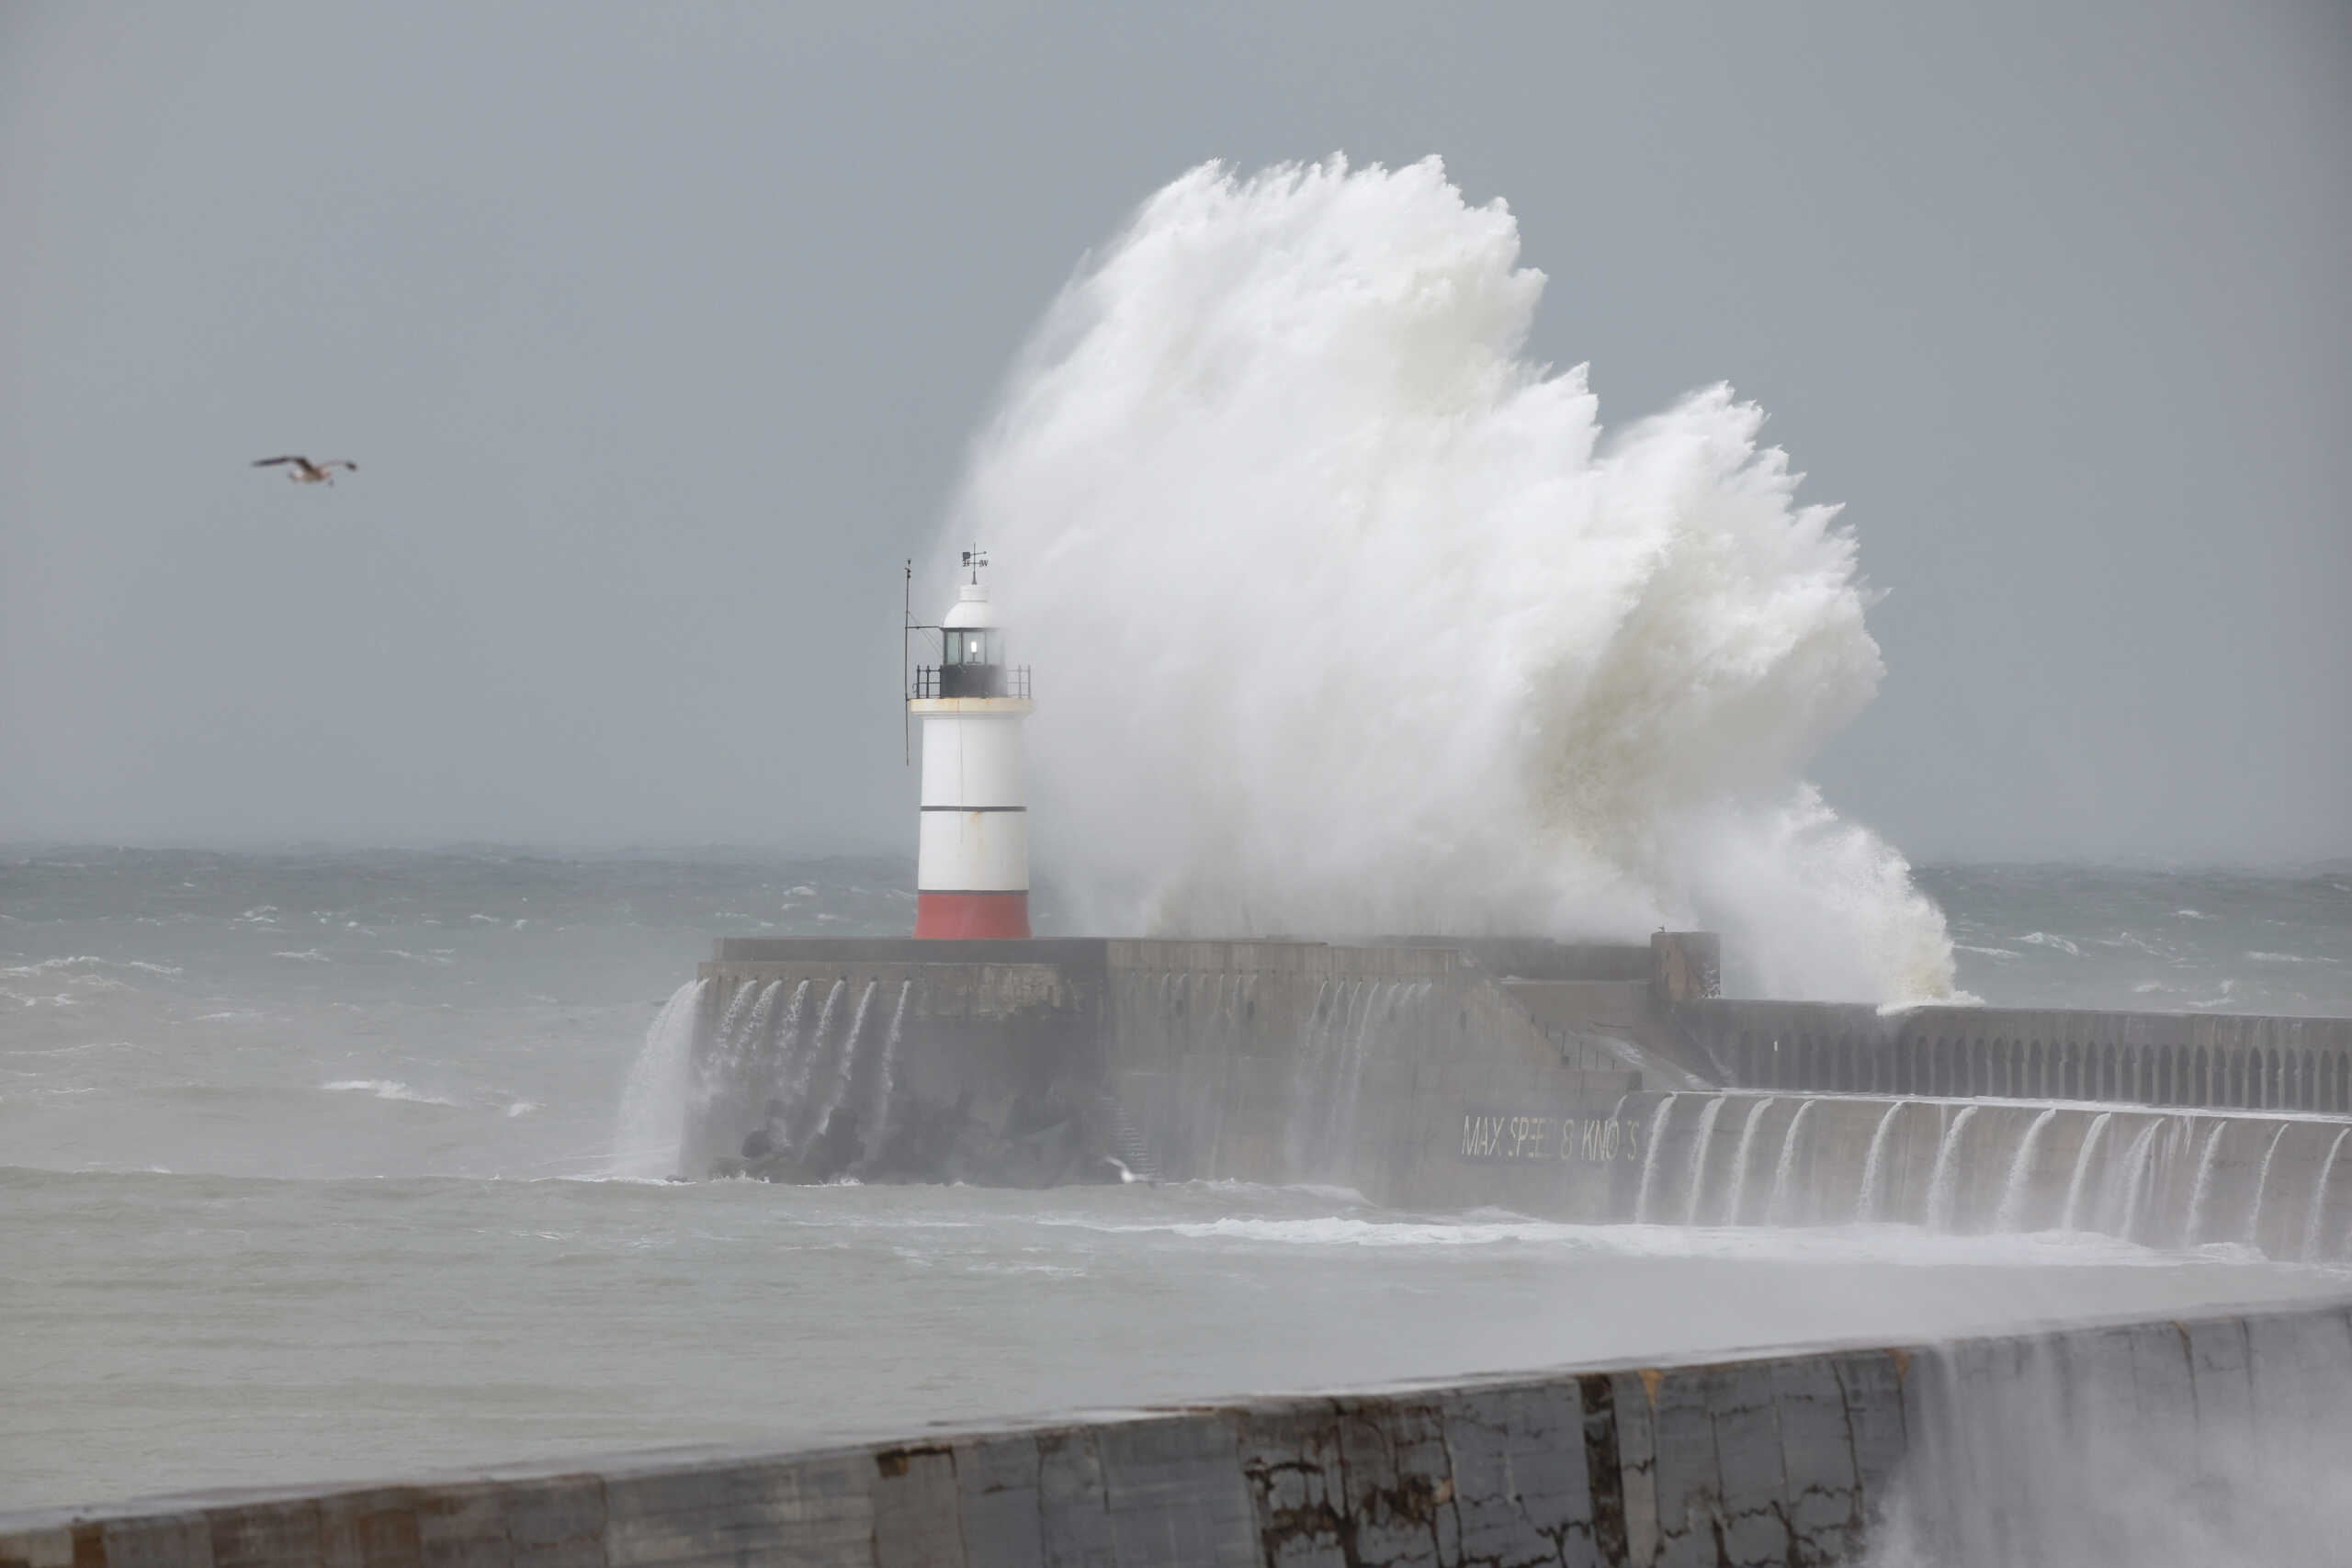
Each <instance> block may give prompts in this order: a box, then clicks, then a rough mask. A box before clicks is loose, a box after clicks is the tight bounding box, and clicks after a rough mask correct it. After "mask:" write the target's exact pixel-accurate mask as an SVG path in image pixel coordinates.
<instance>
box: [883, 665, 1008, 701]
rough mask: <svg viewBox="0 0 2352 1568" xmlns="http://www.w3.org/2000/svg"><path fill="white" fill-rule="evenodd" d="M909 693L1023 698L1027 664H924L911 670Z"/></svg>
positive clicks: (923, 695) (940, 695) (923, 696)
mask: <svg viewBox="0 0 2352 1568" xmlns="http://www.w3.org/2000/svg"><path fill="white" fill-rule="evenodd" d="M908 695H909V696H910V697H913V698H916V699H918V700H921V699H922V698H926V697H1026V696H1028V695H1029V666H1027V665H1026V664H924V665H919V666H917V667H916V669H915V672H914V683H913V686H912V687H911V689H910V690H909V692H908Z"/></svg>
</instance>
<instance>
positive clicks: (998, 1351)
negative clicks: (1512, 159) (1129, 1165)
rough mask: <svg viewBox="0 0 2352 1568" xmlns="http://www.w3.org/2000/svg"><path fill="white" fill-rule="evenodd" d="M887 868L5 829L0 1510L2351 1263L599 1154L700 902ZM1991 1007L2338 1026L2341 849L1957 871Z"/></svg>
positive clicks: (878, 905)
mask: <svg viewBox="0 0 2352 1568" xmlns="http://www.w3.org/2000/svg"><path fill="white" fill-rule="evenodd" d="M907 871H908V868H907V867H906V866H905V865H903V864H900V863H893V862H865V861H849V860H794V859H790V858H786V857H780V856H772V855H759V854H741V853H719V852H713V853H708V854H698V855H678V854H667V855H651V854H644V855H622V854H615V855H601V856H594V857H582V858H559V857H550V856H541V855H533V854H525V853H519V852H493V851H482V852H400V853H393V852H383V853H357V852H283V853H236V854H229V853H209V852H162V851H123V850H89V849H55V848H45V849H40V850H32V851H28V850H18V851H15V852H7V853H6V854H0V1260H5V1263H4V1264H0V1325H5V1326H6V1332H5V1333H0V1409H5V1410H6V1413H7V1414H6V1420H5V1421H0V1507H9V1506H36V1505H46V1504H55V1503H65V1502H75V1501H90V1500H97V1499H103V1498H107V1497H113V1496H119V1495H129V1494H134V1493H146V1492H155V1491H164V1490H174V1489H182V1488H187V1487H191V1486H198V1485H211V1484H229V1483H255V1484H258V1483H283V1482H294V1481H307V1480H325V1479H335V1478H356V1477H363V1476H371V1477H372V1476H386V1475H395V1474H402V1473H410V1472H417V1471H420V1470H428V1469H438V1468H447V1467H452V1466H461V1465H465V1464H468V1463H472V1462H479V1461H491V1460H496V1461H511V1460H520V1459H530V1458H543V1457H556V1456H560V1455H564V1454H573V1453H580V1452H583V1451H594V1450H610V1449H614V1448H619V1447H639V1446H648V1445H659V1444H665V1443H696V1442H712V1441H758V1440H771V1439H773V1440H777V1441H789V1440H795V1439H803V1438H835V1437H848V1436H853V1435H857V1434H861V1433H877V1432H884V1431H895V1430H904V1429H908V1428H910V1427H917V1426H920V1425H922V1424H924V1423H928V1422H933V1421H948V1422H954V1421H962V1420H973V1419H978V1418H982V1417H988V1416H1003V1415H1010V1414H1019V1413H1047V1412H1055V1411H1066V1410H1069V1409H1073V1408H1079V1407H1086V1406H1101V1405H1117V1404H1134V1403H1137V1402H1148V1401H1153V1400H1163V1399H1174V1398H1196V1397H1203V1396H1209V1395H1215V1394H1219V1393H1240V1392H1265V1391H1273V1390H1283V1389H1306V1388H1317V1387H1329V1386H1335V1385H1351V1384H1353V1385H1362V1384H1369V1383H1376V1382H1389V1381H1395V1380H1398V1379H1404V1378H1413V1377H1424V1376H1433V1375H1440V1374H1446V1373H1453V1372H1462V1371H1498V1370H1504V1369H1511V1368H1526V1367H1536V1366H1544V1365H1553V1364H1563V1363H1571V1362H1576V1361H1579V1360H1585V1359H1592V1358H1598V1357H1622V1356H1646V1355H1657V1356H1660V1357H1664V1356H1669V1355H1674V1354H1679V1353H1685V1352H1690V1351H1695V1350H1710V1349H1727V1348H1741V1347H1751V1346H1762V1345H1770V1344H1787V1343H1794V1342H1803V1341H1809V1340H1818V1339H1829V1338H1839V1337H1849V1336H1856V1335H1866V1336H1901V1337H1914V1338H1916V1337H1926V1336H1934V1335H1939V1334H1944V1333H1951V1332H1959V1331H1963V1330H1969V1329H1974V1328H1988V1327H1993V1326H1997V1325H2005V1324H2014V1323H2018V1322H2023V1321H2029V1320H2035V1319H2043V1318H2050V1317H2057V1316H2064V1315H2069V1314H2077V1313H2083V1312H2112V1311H2123V1310H2145V1311H2151V1312H2177V1311H2183V1310H2187V1309H2188V1308H2190V1307H2193V1306H2195V1305H2198V1304H2199V1303H2236V1302H2250V1301H2256V1300H2268V1299H2278V1298H2284V1297H2293V1296H2301V1295H2311V1294H2322V1293H2336V1292H2342V1291H2344V1290H2346V1288H2347V1284H2348V1283H2352V1280H2347V1277H2346V1275H2345V1274H2344V1273H2342V1272H2341V1271H2335V1270H2329V1269H2315V1268H2307V1267H2301V1266H2290V1265H2286V1264H2278V1263H2272V1262H2268V1261H2267V1260H2263V1259H2261V1258H2256V1257H2254V1256H2251V1255H2249V1254H2247V1253H2245V1251H2244V1249H2226V1248H2224V1249H2212V1248H2208V1249H2203V1250H2199V1251H2196V1252H2185V1253H2175V1252H2164V1251H2159V1250H2154V1249H2150V1248H2146V1247H2132V1246H2129V1245H2126V1244H2123V1243H2120V1242H2117V1241H2114V1240H2112V1239H2110V1238H2105V1237H2092V1236H2082V1235H2062V1234H2055V1233H2052V1234H2048V1235H2026V1236H1944V1235H1928V1234H1925V1233H1923V1232H1920V1231H1917V1230H1916V1229H1912V1228H1908V1227H1903V1226H1892V1225H1876V1226H1848V1227H1827V1228H1808V1229H1788V1230H1763V1229H1744V1230H1738V1231H1731V1230H1711V1229H1706V1228H1684V1227H1678V1226H1653V1225H1642V1226H1637V1225H1617V1226H1578V1225H1564V1224H1551V1223H1546V1222H1541V1221H1536V1220H1531V1219H1527V1218H1523V1217H1521V1216H1517V1215H1512V1214H1508V1213H1473V1214H1467V1215H1464V1214H1447V1215H1421V1214H1410V1213H1396V1212H1393V1211H1385V1210H1381V1209H1376V1208H1374V1207H1372V1206H1371V1205H1368V1204H1366V1203H1365V1202H1363V1201H1362V1200H1361V1199H1360V1198H1358V1197H1357V1196H1356V1195H1354V1194H1352V1193H1350V1192H1345V1191H1340V1190H1328V1189H1316V1188H1260V1187H1244V1186H1234V1185H1220V1184H1192V1185H1182V1186H1164V1187H1149V1186H1143V1185H1136V1186H1129V1187H1112V1188H1091V1189H1083V1190H1063V1191H1057V1192H1045V1193H1006V1192H993V1191H983V1190H972V1189H890V1188H879V1187H856V1186H842V1187H829V1188H821V1189H788V1188H773V1187H766V1186H761V1185H757V1184H746V1183H709V1184H696V1185H674V1184H662V1183H648V1182H641V1181H628V1180H617V1179H610V1178H609V1172H610V1171H611V1170H612V1169H613V1168H614V1165H615V1148H614V1141H615V1128H616V1115H617V1112H618V1109H619V1101H620V1096H621V1090H622V1086H623V1085H624V1083H625V1082H626V1080H627V1078H628V1074H629V1069H630V1067H631V1066H632V1065H633V1064H634V1063H635V1061H636V1060H637V1058H638V1055H639V1052H640V1050H641V1049H642V1047H643V1044H644V1041H645V1035H646V1031H647V1027H648V1024H649V1023H650V1021H651V1019H652V1018H653V1016H654V1014H655V1013H656V1011H657V1010H659V1009H660V1007H661V1006H662V1003H663V1001H664V1000H665V999H667V998H668V997H669V996H670V995H671V993H672V992H673V989H674V988H675V987H677V986H678V985H679V983H680V982H681V981H682V980H684V979H685V978H687V977H688V976H691V974H692V972H693V966H694V964H695V963H696V962H697V961H698V960H699V959H700V958H702V957H703V956H704V955H705V954H706V953H707V950H708V944H709V940H710V938H711V936H712V935H713V934H715V933H718V932H737V933H763V932H764V933H775V934H799V935H828V934H837V935H853V934H897V933H899V932H901V931H904V930H905V929H906V927H907V925H908V924H909V922H910V902H911V901H910V897H909V896H908V895H907V894H906V893H905V892H904V891H902V889H903V888H904V886H906V884H907V883H908V881H909V877H908V874H907ZM1922 881H1923V883H1924V884H1925V885H1926V886H1928V890H1929V891H1930V892H1931V893H1933V894H1934V896H1935V897H1937V898H1938V899H1939V901H1940V902H1941V903H1942V904H1943V905H1944V907H1945V908H1946V910H1947V911H1948V913H1949V914H1950V916H1951V921H1952V926H1953V931H1954V935H1955V939H1956V941H1957V942H1959V944H1960V953H1959V957H1960V964H1961V983H1962V986H1963V987H1966V988H1967V989H1969V990H1970V991H1972V992H1973V993H1975V994H1976V995H1978V996H1979V997H1982V998H1984V999H1985V1000H1986V1001H1988V1002H1994V1003H2003V1004H2012V1005H2043V1006H2098V1007H2141V1008H2159V1009H2170V1010H2233V1011H2266V1012H2297V1013H2331V1012H2333V1013H2344V1012H2352V868H2345V867H2341V866H2334V867H2313V868H2306V869H2304V870H2301V871H2297V872H2289V873H2270V874H2249V873H2216V872H2196V873H2183V872H2165V871H2152V870H2132V869H2120V868H2081V867H1982V866H1979V867H1948V868H1931V869H1929V870H1928V871H1927V872H1925V873H1923V874H1922Z"/></svg>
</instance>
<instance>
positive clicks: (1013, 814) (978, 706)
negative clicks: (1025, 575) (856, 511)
mask: <svg viewBox="0 0 2352 1568" xmlns="http://www.w3.org/2000/svg"><path fill="white" fill-rule="evenodd" d="M987 565H988V556H987V554H986V552H984V551H982V550H979V549H978V548H974V549H969V550H967V551H965V552H964V566H965V568H966V569H967V571H968V572H969V573H970V577H969V580H968V581H964V582H961V583H958V584H957V585H956V603H955V604H952V605H950V606H949V607H948V610H947V614H946V615H944V616H943V617H941V619H940V623H939V625H938V626H915V625H913V624H912V623H913V617H912V616H911V615H910V616H909V617H908V620H909V623H910V625H909V629H910V631H920V632H936V633H938V634H939V662H938V663H937V664H936V665H924V666H922V667H920V668H918V669H916V670H915V671H913V679H912V681H911V682H910V685H909V687H908V693H907V711H908V713H909V715H910V716H911V717H914V718H919V719H921V720H922V814H921V827H920V829H919V830H918V832H917V835H916V839H915V896H916V902H915V935H916V936H918V937H940V938H965V939H969V938H976V937H997V938H1003V937H1025V936H1027V935H1028V934H1029V813H1028V806H1027V802H1026V800H1025V798H1024V796H1023V790H1022V783H1021V773H1022V767H1021V751H1022V741H1021V721H1022V720H1023V719H1025V718H1027V717H1028V716H1029V714H1030V711H1031V709H1032V708H1033V707H1035V704H1034V703H1032V702H1031V701H1030V699H1029V669H1028V666H1026V665H1009V664H1007V663H1006V662H1005V660H1004V624H1003V622H1002V620H1001V618H1000V617H999V616H998V615H997V612H996V607H995V606H994V605H992V604H989V591H988V585H987V584H986V583H984V582H982V581H980V569H981V568H983V567H985V566H987ZM909 570H910V575H911V571H912V568H911V567H910V569H909Z"/></svg>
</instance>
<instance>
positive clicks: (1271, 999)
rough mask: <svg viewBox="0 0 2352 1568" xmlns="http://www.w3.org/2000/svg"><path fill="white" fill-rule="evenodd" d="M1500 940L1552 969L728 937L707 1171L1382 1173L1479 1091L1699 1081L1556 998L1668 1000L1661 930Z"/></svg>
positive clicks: (1213, 949)
mask: <svg viewBox="0 0 2352 1568" xmlns="http://www.w3.org/2000/svg"><path fill="white" fill-rule="evenodd" d="M1671 946H1672V951H1673V952H1674V953H1675V954H1676V958H1675V963H1676V965H1677V967H1676V974H1677V975H1678V976H1679V980H1678V981H1677V983H1679V984H1685V985H1696V984H1702V983H1712V951H1713V950H1712V944H1711V942H1702V941H1701V940H1699V939H1697V938H1691V939H1688V940H1686V941H1683V942H1676V943H1673V944H1671ZM1498 949H1499V952H1498V954H1495V955H1492V956H1494V958H1495V961H1496V962H1498V963H1499V964H1507V965H1508V966H1509V967H1510V968H1512V969H1514V970H1518V969H1533V970H1536V971H1537V974H1536V975H1534V976H1519V975H1514V976H1511V977H1510V979H1508V980H1506V979H1503V978H1499V977H1498V976H1496V975H1495V974H1493V973H1491V972H1489V971H1488V970H1487V968H1486V967H1484V966H1483V965H1482V964H1480V963H1479V962H1478V961H1477V959H1476V957H1474V956H1473V955H1472V953H1466V952H1464V950H1463V949H1462V948H1461V947H1459V946H1454V947H1428V946H1420V945H1415V944H1410V943H1392V944H1382V945H1376V946H1367V947H1333V946H1329V945H1327V944H1325V943H1320V942H1146V941H1071V942H893V941H857V940H850V941H840V942H822V941H808V942H794V941H781V940H750V939H725V940H722V941H721V942H719V943H718V947H717V950H716V952H715V953H714V955H713V957H712V960H711V962H709V963H707V964H704V965H703V966H702V969H701V972H700V976H699V978H700V981H701V992H700V998H699V1001H698V1004H697V1016H696V1019H695V1024H694V1030H695V1040H694V1043H693V1047H692V1050H691V1052H690V1062H689V1075H690V1078H691V1084H690V1086H689V1089H688V1092H687V1094H686V1097H685V1099H686V1102H687V1112H686V1127H685V1131H684V1137H683V1140H682V1145H681V1155H680V1172H681V1174H684V1175H688V1176H702V1175H708V1174H735V1173H744V1174H752V1175H761V1176H768V1177H772V1178H775V1179H791V1180H820V1179H838V1178H839V1177H842V1176H856V1177H859V1178H860V1179H881V1180H888V1179H910V1180H968V1181H982V1182H993V1183H1000V1184H1011V1185H1046V1184H1049V1183H1054V1182H1063V1181H1077V1180H1103V1179H1115V1178H1116V1176H1117V1175H1118V1174H1119V1173H1120V1172H1121V1171H1122V1170H1124V1171H1125V1173H1126V1174H1129V1175H1136V1176H1143V1177H1147V1178H1150V1179H1192V1178H1211V1177H1215V1178H1225V1179H1241V1180H1263V1181H1292V1180H1314V1179H1329V1180H1349V1181H1355V1182H1358V1183H1360V1184H1362V1185H1363V1187H1364V1189H1365V1190H1366V1191H1367V1192H1368V1193H1371V1194H1373V1195H1375V1196H1382V1195H1389V1194H1400V1193H1402V1192H1404V1191H1406V1190H1408V1189H1409V1186H1410V1182H1411V1173H1412V1170H1413V1169H1414V1168H1415V1167H1416V1166H1418V1164H1419V1162H1420V1161H1421V1160H1422V1159H1423V1158H1424V1157H1425V1156H1427V1155H1428V1153H1429V1151H1430V1150H1432V1149H1436V1150H1442V1149H1443V1148H1444V1147H1445V1146H1446V1145H1447V1144H1448V1143H1449V1141H1450V1134H1448V1130H1447V1127H1446V1124H1445V1123H1446V1121H1447V1112H1446V1111H1445V1107H1446V1106H1448V1105H1451V1104H1454V1103H1458V1102H1459V1101H1460V1100H1463V1099H1464V1098H1468V1099H1473V1100H1482V1099H1483V1100H1492V1099H1496V1098H1513V1099H1527V1098H1531V1097H1532V1098H1536V1099H1541V1100H1544V1101H1545V1102H1546V1103H1554V1104H1556V1103H1562V1102H1573V1103H1576V1104H1579V1105H1582V1104H1586V1103H1588V1102H1605V1103H1609V1104H1614V1103H1615V1102H1616V1101H1617V1100H1622V1099H1623V1097H1624V1096H1625V1095H1627V1094H1629V1093H1631V1092H1633V1091H1634V1089H1638V1088H1640V1087H1641V1085H1642V1084H1643V1083H1644V1082H1645V1081H1650V1082H1657V1081H1659V1080H1660V1079H1661V1078H1664V1079H1665V1080H1667V1081H1669V1082H1673V1083H1692V1084H1695V1083H1696V1082H1698V1081H1699V1080H1698V1079H1697V1078H1696V1077H1693V1076H1692V1075H1691V1074H1690V1073H1689V1072H1687V1071H1685V1070H1683V1069H1680V1068H1679V1067H1677V1066H1674V1065H1672V1063H1671V1062H1669V1061H1668V1060H1666V1059H1665V1058H1663V1057H1657V1058H1654V1057H1652V1056H1650V1055H1646V1054H1645V1051H1644V1049H1643V1048H1642V1047H1641V1046H1640V1045H1639V1044H1638V1043H1635V1042H1634V1041H1633V1040H1632V1039H1630V1038H1626V1037H1621V1036H1620V1035H1616V1034H1611V1033H1607V1032H1601V1031H1600V1030H1599V1029H1597V1028H1593V1027H1588V1026H1587V1024H1586V1023H1585V1021H1583V1020H1582V1019H1581V1017H1580V1016H1577V1015H1571V1014H1563V1013H1562V1011H1561V1010H1560V1009H1559V1007H1558V1006H1557V1005H1556V1003H1557V998H1558V997H1559V996H1560V995H1563V994H1569V995H1573V996H1575V997H1577V998H1586V999H1587V1001H1588V1002H1589V1003H1591V1004H1593V1005H1600V1004H1606V1009H1605V1010H1614V1011H1616V1012H1622V1013H1624V1014H1626V1015H1627V1016H1628V1017H1631V1016H1632V1015H1633V1014H1634V1012H1637V1011H1640V1010H1644V1009H1647V1008H1649V1007H1651V1006H1652V1005H1653V1004H1652V1003H1651V1001H1650V1000H1649V999H1648V998H1649V996H1650V993H1651V991H1652V990H1653V989H1654V988H1655V987H1656V984H1657V983H1656V982H1655V981H1654V980H1653V979H1652V978H1647V977H1643V976H1647V975H1648V974H1649V972H1650V970H1651V968H1652V953H1653V949H1652V948H1629V949H1577V948H1562V947H1556V946H1553V945H1551V944H1539V943H1524V942H1521V943H1507V944H1498ZM1694 954H1695V955H1694ZM1629 975H1630V976H1634V977H1631V978H1629V977H1627V976H1629ZM1547 1006H1548V1009H1549V1010H1548V1012H1546V1011H1544V1009H1545V1008H1546V1007H1547Z"/></svg>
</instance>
